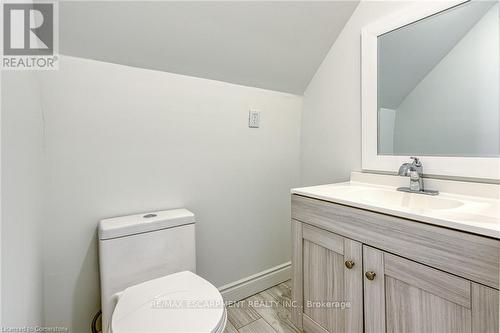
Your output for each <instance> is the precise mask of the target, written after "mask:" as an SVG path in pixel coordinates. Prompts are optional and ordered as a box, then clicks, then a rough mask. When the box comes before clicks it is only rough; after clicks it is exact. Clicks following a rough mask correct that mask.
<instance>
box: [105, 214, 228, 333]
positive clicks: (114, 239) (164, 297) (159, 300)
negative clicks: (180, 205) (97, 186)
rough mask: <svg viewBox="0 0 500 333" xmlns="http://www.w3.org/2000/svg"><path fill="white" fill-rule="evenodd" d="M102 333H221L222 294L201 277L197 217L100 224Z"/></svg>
mask: <svg viewBox="0 0 500 333" xmlns="http://www.w3.org/2000/svg"><path fill="white" fill-rule="evenodd" d="M99 266H100V275H101V304H102V327H103V333H124V332H141V333H146V332H155V333H160V332H170V333H174V332H175V333H181V332H186V333H188V332H189V333H219V332H223V331H224V328H225V326H226V320H227V316H226V309H225V307H224V302H223V299H222V296H221V294H220V293H219V291H218V290H217V288H215V287H214V286H213V285H212V284H211V283H210V282H208V281H206V280H204V279H203V278H201V277H200V276H198V275H196V274H195V273H194V272H195V271H196V254H195V217H194V214H193V213H191V212H190V211H188V210H186V209H175V210H168V211H160V212H154V213H148V214H139V215H131V216H124V217H116V218H111V219H106V220H102V221H100V222H99Z"/></svg>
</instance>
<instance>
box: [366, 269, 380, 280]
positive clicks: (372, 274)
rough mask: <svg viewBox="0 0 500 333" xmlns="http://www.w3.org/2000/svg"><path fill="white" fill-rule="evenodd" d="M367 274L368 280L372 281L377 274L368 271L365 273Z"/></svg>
mask: <svg viewBox="0 0 500 333" xmlns="http://www.w3.org/2000/svg"><path fill="white" fill-rule="evenodd" d="M365 276H366V278H367V279H368V280H370V281H372V280H373V279H375V276H377V274H375V272H372V271H368V272H366V273H365Z"/></svg>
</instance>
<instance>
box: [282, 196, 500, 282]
mask: <svg viewBox="0 0 500 333" xmlns="http://www.w3.org/2000/svg"><path fill="white" fill-rule="evenodd" d="M292 218H293V219H295V220H298V221H301V222H304V223H307V224H311V225H314V226H317V227H319V228H322V229H325V230H329V231H332V232H334V233H336V234H339V235H341V236H345V237H348V238H352V239H354V240H357V241H359V242H362V243H364V244H367V245H370V246H373V247H376V248H379V249H382V250H385V251H388V252H392V253H394V254H397V255H400V256H403V257H406V258H409V259H412V260H415V261H417V262H420V263H423V264H426V265H429V266H432V267H435V268H438V269H441V270H443V271H446V272H450V273H452V274H455V275H458V276H462V277H464V278H466V279H468V280H472V281H475V282H478V283H481V284H484V285H487V286H490V287H493V288H496V289H498V288H499V275H500V267H499V266H500V241H498V240H495V239H491V238H487V237H481V236H477V235H473V234H468V233H465V232H460V231H456V230H451V229H447V228H442V227H437V226H433V225H429V224H425V223H421V222H417V221H413V220H407V219H403V218H399V217H395V216H390V215H385V214H380V213H375V212H372V211H366V210H363V209H358V208H353V207H349V206H344V205H339V204H334V203H331V202H326V201H322V200H317V199H311V198H307V197H303V196H299V195H292Z"/></svg>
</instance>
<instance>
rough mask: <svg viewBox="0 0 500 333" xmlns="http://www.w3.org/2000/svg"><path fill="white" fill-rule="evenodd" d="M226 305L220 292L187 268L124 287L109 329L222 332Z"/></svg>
mask: <svg viewBox="0 0 500 333" xmlns="http://www.w3.org/2000/svg"><path fill="white" fill-rule="evenodd" d="M226 320H227V315H226V309H225V307H224V302H223V299H222V296H221V294H220V292H219V291H218V290H217V288H215V287H214V286H213V285H212V284H211V283H210V282H208V281H206V280H204V279H203V278H201V277H199V276H198V275H196V274H194V273H191V272H189V271H185V272H179V273H175V274H171V275H167V276H164V277H161V278H158V279H154V280H150V281H147V282H144V283H141V284H137V285H135V286H132V287H129V288H127V289H125V290H124V291H123V293H122V295H120V298H119V300H118V303H117V305H116V307H115V310H114V312H113V315H112V318H111V327H110V330H111V332H112V333H131V332H135V333H137V332H141V333H142V332H143V333H147V332H150V333H152V332H155V333H163V332H165V333H167V332H168V333H181V332H185V333H188V332H189V333H222V332H223V331H224V328H225V326H226Z"/></svg>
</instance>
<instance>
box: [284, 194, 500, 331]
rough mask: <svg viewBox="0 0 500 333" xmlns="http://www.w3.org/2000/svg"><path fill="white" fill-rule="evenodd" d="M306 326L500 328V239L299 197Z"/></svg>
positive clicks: (299, 308)
mask: <svg viewBox="0 0 500 333" xmlns="http://www.w3.org/2000/svg"><path fill="white" fill-rule="evenodd" d="M292 235H293V242H292V244H293V253H292V272H293V273H292V274H293V276H292V298H293V301H294V302H295V305H296V306H295V307H294V308H293V309H292V321H293V322H294V324H295V325H296V326H297V327H300V328H302V329H303V330H304V332H310V333H326V332H330V333H333V332H348V333H358V332H359V333H361V332H367V333H380V332H397V333H405V332H419V333H425V332H440V333H441V332H443V333H444V332H454V333H460V332H471V333H476V332H485V333H489V332H495V333H496V332H498V331H499V324H498V321H499V306H498V301H499V296H500V295H499V291H498V289H499V275H500V267H499V266H500V241H498V240H496V239H491V238H488V237H482V236H479V235H472V234H469V233H465V232H460V231H456V230H451V229H446V228H442V227H438V226H433V225H428V224H424V223H419V222H417V221H410V220H406V219H403V218H398V217H394V216H388V215H384V214H380V213H376V212H371V211H365V210H362V209H358V208H353V207H348V206H343V205H338V204H335V203H331V202H326V201H322V200H318V199H313V198H307V197H302V196H299V195H293V196H292Z"/></svg>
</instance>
